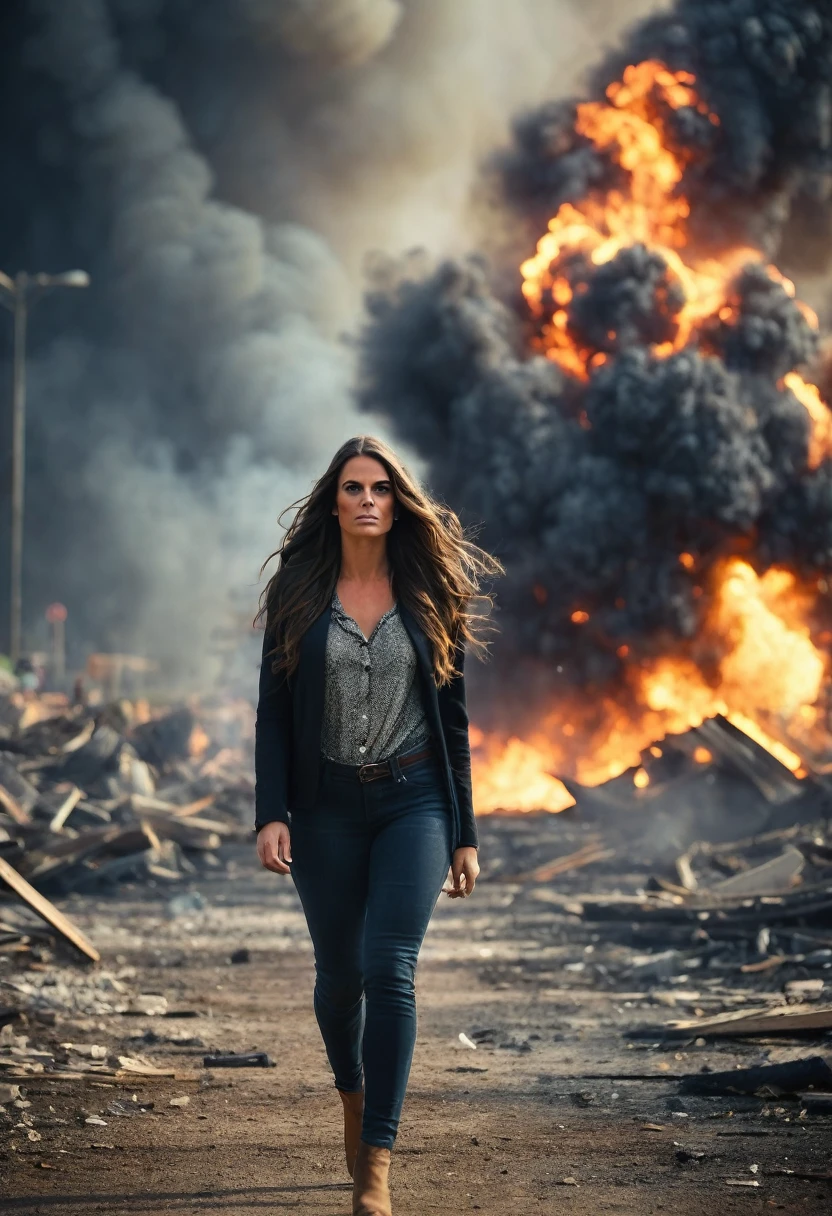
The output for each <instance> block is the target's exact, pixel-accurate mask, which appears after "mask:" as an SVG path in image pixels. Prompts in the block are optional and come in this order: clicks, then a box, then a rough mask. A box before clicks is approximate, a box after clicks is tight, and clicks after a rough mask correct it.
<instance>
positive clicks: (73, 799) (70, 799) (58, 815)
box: [49, 785, 84, 832]
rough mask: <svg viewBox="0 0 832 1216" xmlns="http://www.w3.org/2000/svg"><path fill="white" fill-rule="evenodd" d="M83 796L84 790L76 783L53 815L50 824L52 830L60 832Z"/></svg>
mask: <svg viewBox="0 0 832 1216" xmlns="http://www.w3.org/2000/svg"><path fill="white" fill-rule="evenodd" d="M83 797H84V791H83V790H80V789H79V788H78V786H77V785H74V786H73V787H72V789H71V790H70V791H69V793H68V794H67V796H66V798H64V800H63V802H62V803H61V805H60V806H59V807H58V809H57V811H56V812H55V814H54V815H53V816H52V820H51V822H50V824H49V828H50V831H52V832H60V830H61V828H62V827H63V826H64V824H65V823H66V821H67V819H69V817H70V815H71V814H72V812H73V811H74V810H75V808H76V806H77V805H78V803H79V802H80V801H81V799H82V798H83Z"/></svg>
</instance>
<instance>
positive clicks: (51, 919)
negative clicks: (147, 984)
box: [0, 857, 101, 963]
mask: <svg viewBox="0 0 832 1216" xmlns="http://www.w3.org/2000/svg"><path fill="white" fill-rule="evenodd" d="M0 878H2V879H3V881H4V882H5V883H6V885H7V886H8V887H10V888H11V889H12V891H14V893H15V895H18V896H19V897H20V898H21V899H22V900H23V901H24V903H27V904H28V905H29V907H30V908H31V909H32V911H33V912H37V914H38V916H40V917H42V918H43V919H44V920H45V921H46V923H47V924H49V925H51V926H52V928H53V929H55V930H56V931H57V932H58V933H60V934H61V936H62V937H64V938H66V940H67V941H68V942H71V943H72V945H73V946H75V948H76V950H80V951H81V953H82V954H85V955H86V956H87V958H88V959H91V960H92V962H94V963H97V962H99V960H100V959H101V955H100V954H99V953H98V951H97V950H96V948H95V946H93V945H92V943H91V942H88V941H87V939H86V938H85V937H84V935H83V933H82V932H81V930H80V929H76V927H75V925H73V923H72V921H71V920H69V919H68V917H66V916H64V914H63V912H59V911H58V909H57V908H56V907H55V905H54V904H53V903H50V902H49V900H48V899H46V898H45V897H44V896H43V895H41V893H40V891H36V890H35V888H34V887H33V886H32V885H31V883H28V882H27V881H26V879H25V878H24V877H23V875H22V874H18V872H17V870H16V869H15V868H14V866H11V865H9V863H8V862H7V861H5V860H4V859H3V858H2V857H0Z"/></svg>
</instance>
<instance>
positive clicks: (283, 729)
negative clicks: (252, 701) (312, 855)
mask: <svg viewBox="0 0 832 1216" xmlns="http://www.w3.org/2000/svg"><path fill="white" fill-rule="evenodd" d="M273 645H274V643H273V639H272V637H271V636H269V635H268V634H267V635H266V636H265V637H264V638H263V660H262V663H261V665H260V695H259V698H258V702H257V722H256V726H255V740H254V774H255V794H254V801H255V819H254V826H255V830H256V831H257V834H258V835H257V852H258V854H259V856H260V860H261V862H262V863H263V865H264V866H266V867H267V869H270V870H276V871H278V872H279V873H287V872H288V867H287V866H286V864H285V862H286V861H290V860H291V854H290V851H289V828H288V822H289V765H290V763H291V745H292V694H291V691H290V689H289V684H288V681H287V679H286V673H285V672H284V671H281V672H278V673H277V674H275V673H274V672H273V671H272V660H273V658H274V656H273V655H269V654H268V652H269V651H270V650H271V649H272V648H273ZM269 825H273V826H269ZM264 828H265V829H266V830H265V831H264V830H263V829H264Z"/></svg>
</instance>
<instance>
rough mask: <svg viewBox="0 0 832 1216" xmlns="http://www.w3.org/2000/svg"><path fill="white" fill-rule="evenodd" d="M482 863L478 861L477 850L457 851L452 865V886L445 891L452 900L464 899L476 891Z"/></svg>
mask: <svg viewBox="0 0 832 1216" xmlns="http://www.w3.org/2000/svg"><path fill="white" fill-rule="evenodd" d="M479 872H480V863H479V861H478V860H477V850H476V849H474V848H471V847H468V848H464V849H456V850H455V851H454V859H453V862H452V863H451V874H450V879H451V886H450V887H445V891H446V892H447V894H448V895H449V897H450V898H451V899H464V898H465V896H466V895H470V894H471V893H472V892H473V890H474V884H475V883H476V881H477V875H478V874H479Z"/></svg>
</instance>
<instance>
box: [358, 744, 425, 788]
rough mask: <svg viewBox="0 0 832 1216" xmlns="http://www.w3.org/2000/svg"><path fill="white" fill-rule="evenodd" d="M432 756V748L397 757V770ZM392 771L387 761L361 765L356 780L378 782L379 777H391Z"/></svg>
mask: <svg viewBox="0 0 832 1216" xmlns="http://www.w3.org/2000/svg"><path fill="white" fill-rule="evenodd" d="M432 755H433V748H432V747H425V748H422V750H421V751H420V752H412V753H411V754H410V755H409V756H398V757H397V760H398V765H399V768H407V766H408V765H409V764H415V763H416V762H417V760H427V759H428V757H429V756H432ZM392 776H393V769H392V768H391V766H390V761H389V760H380V761H379V762H378V764H362V765H361V768H359V769H358V780H359V781H361V782H365V781H378V779H379V778H380V777H392Z"/></svg>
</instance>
